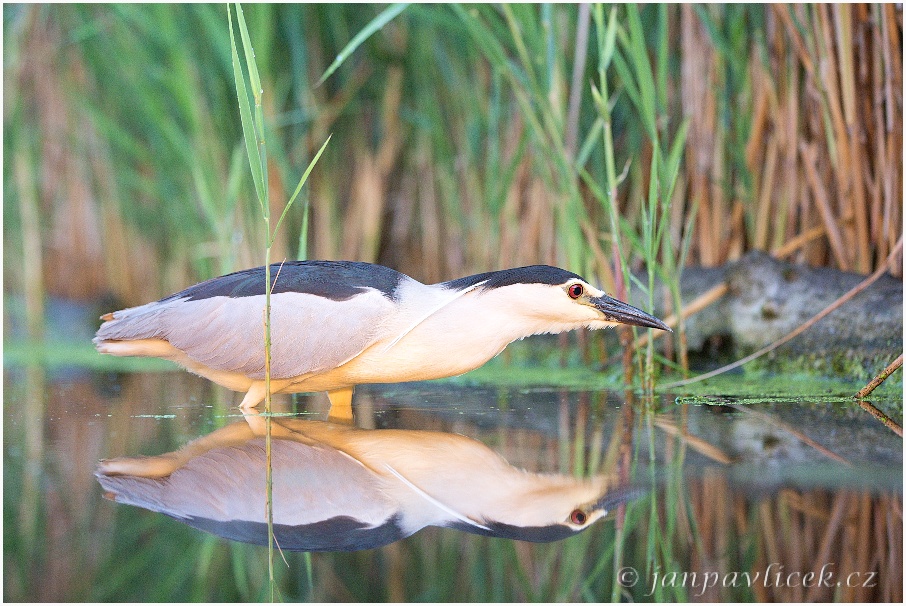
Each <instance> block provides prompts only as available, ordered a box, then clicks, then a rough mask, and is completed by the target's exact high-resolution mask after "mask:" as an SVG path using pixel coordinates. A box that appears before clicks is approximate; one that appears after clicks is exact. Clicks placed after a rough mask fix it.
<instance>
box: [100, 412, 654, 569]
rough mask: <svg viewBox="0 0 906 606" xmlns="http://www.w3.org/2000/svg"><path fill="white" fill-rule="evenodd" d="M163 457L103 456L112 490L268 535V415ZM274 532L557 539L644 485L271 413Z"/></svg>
mask: <svg viewBox="0 0 906 606" xmlns="http://www.w3.org/2000/svg"><path fill="white" fill-rule="evenodd" d="M247 420H248V422H246V421H238V422H235V423H232V424H231V425H228V426H226V427H223V428H221V429H218V430H217V431H215V432H213V433H211V434H209V435H207V436H203V437H201V438H199V439H197V440H195V441H193V442H191V443H189V444H188V445H186V446H185V447H184V448H182V449H180V450H178V451H175V452H172V453H166V454H163V455H160V456H155V457H124V458H117V459H109V460H106V461H102V462H101V463H100V465H99V467H98V469H97V472H96V474H95V475H96V476H97V478H98V480H99V481H100V483H101V485H102V487H103V488H104V489H105V491H106V492H107V495H106V496H107V497H108V498H111V499H112V500H115V501H117V502H119V503H125V504H129V505H136V506H138V507H143V508H145V509H149V510H151V511H157V512H160V513H164V514H166V515H168V516H171V517H173V518H175V519H177V520H179V521H181V522H184V523H186V524H188V525H189V526H192V527H195V528H198V529H201V530H204V531H207V532H210V533H213V534H216V535H218V536H221V537H225V538H228V539H232V540H236V541H242V542H246V543H255V544H259V545H266V544H267V542H268V534H267V524H266V519H267V518H266V510H265V488H266V487H265V470H266V457H265V439H264V420H263V418H262V417H254V416H250V417H247ZM271 427H272V437H273V439H272V468H273V484H272V485H273V513H274V535H275V538H276V542H277V544H279V546H280V547H281V548H282V549H284V550H289V551H354V550H359V549H371V548H375V547H380V546H383V545H387V544H389V543H392V542H394V541H397V540H399V539H402V538H405V537H407V536H409V535H411V534H413V533H415V532H417V531H419V530H421V529H422V528H424V527H426V526H441V527H448V528H456V529H459V530H463V531H466V532H471V533H476V534H481V535H486V536H493V537H504V538H509V539H515V540H523V541H533V542H550V541H556V540H560V539H564V538H566V537H569V536H572V535H574V534H577V533H579V532H582V531H583V530H585V529H586V528H588V527H589V526H591V525H592V524H593V523H594V522H596V521H598V520H599V519H601V518H602V517H604V516H605V515H606V514H607V513H608V512H610V511H612V510H614V509H615V508H616V507H617V506H618V505H620V504H621V503H625V502H627V501H629V500H631V499H634V498H637V497H640V496H641V495H642V494H643V492H644V491H643V490H642V489H640V488H638V487H633V486H629V487H620V488H615V487H614V486H613V482H612V480H611V479H610V478H608V477H606V476H598V477H592V478H576V477H573V476H567V475H558V474H538V473H531V472H528V471H524V470H522V469H519V468H517V467H514V466H512V465H510V464H509V463H508V462H507V461H506V460H505V459H504V458H503V457H501V456H500V455H499V454H497V453H496V452H495V451H493V450H492V449H490V448H489V447H487V446H486V445H484V444H482V443H481V442H478V441H476V440H473V439H471V438H467V437H465V436H461V435H458V434H451V433H443V432H436V431H420V430H403V429H379V430H368V429H359V428H355V427H351V426H346V425H340V424H335V423H328V422H323V421H311V420H302V419H292V418H275V419H273V420H272V424H271Z"/></svg>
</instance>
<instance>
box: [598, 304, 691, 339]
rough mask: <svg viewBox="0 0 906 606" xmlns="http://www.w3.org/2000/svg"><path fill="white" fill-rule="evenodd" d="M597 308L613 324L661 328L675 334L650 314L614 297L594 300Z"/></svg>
mask: <svg viewBox="0 0 906 606" xmlns="http://www.w3.org/2000/svg"><path fill="white" fill-rule="evenodd" d="M592 302H593V303H594V305H595V307H597V308H598V310H599V311H600V312H601V313H602V314H604V317H605V318H606V319H608V320H610V321H611V322H619V323H620V324H632V325H633V326H645V327H648V328H659V329H661V330H666V331H668V332H673V331H672V330H670V327H669V326H667V325H666V324H664V323H663V322H661V321H660V320H658V319H657V318H655V317H654V316H652V315H650V314H646V313H645V312H644V311H642V310H641V309H639V308H637V307H633V306H632V305H630V304H629V303H623V302H622V301H618V300H616V299H614V298H613V297H608V296H607V295H604V296H603V297H597V298H594V299H592Z"/></svg>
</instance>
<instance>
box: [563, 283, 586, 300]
mask: <svg viewBox="0 0 906 606" xmlns="http://www.w3.org/2000/svg"><path fill="white" fill-rule="evenodd" d="M567 292H568V293H569V296H570V298H572V299H578V298H579V297H581V296H582V294H583V293H584V292H585V287H584V286H582V285H581V284H573V285H572V286H570V287H569V290H568V291H567Z"/></svg>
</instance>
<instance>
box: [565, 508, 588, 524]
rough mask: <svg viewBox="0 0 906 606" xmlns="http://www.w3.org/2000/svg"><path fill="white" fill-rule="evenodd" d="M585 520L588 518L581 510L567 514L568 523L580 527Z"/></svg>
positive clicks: (574, 510)
mask: <svg viewBox="0 0 906 606" xmlns="http://www.w3.org/2000/svg"><path fill="white" fill-rule="evenodd" d="M586 520H588V516H587V515H585V512H584V511H582V510H581V509H573V512H572V513H571V514H569V521H570V522H572V523H573V524H579V525H582V524H584V523H585V521H586Z"/></svg>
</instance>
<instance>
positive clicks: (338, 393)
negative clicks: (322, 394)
mask: <svg viewBox="0 0 906 606" xmlns="http://www.w3.org/2000/svg"><path fill="white" fill-rule="evenodd" d="M353 389H355V388H354V387H344V388H342V389H335V390H334V391H328V392H327V397H328V398H330V410H329V411H328V412H327V420H328V421H332V422H334V423H342V424H344V425H352V424H353V419H352V391H353Z"/></svg>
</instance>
